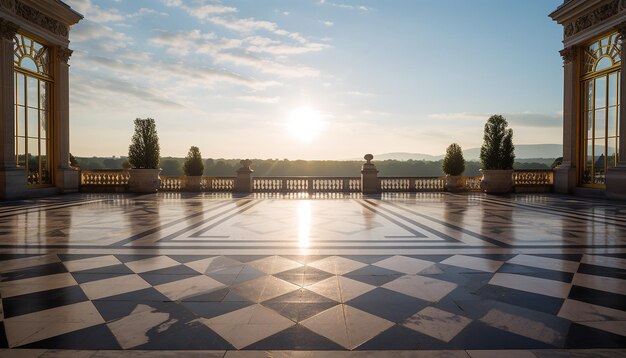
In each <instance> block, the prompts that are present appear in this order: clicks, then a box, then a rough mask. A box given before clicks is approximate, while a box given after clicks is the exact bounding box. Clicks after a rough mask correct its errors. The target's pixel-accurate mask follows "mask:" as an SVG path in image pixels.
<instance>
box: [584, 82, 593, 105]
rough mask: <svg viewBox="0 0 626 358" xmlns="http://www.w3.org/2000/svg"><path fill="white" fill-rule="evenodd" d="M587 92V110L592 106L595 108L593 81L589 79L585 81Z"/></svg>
mask: <svg viewBox="0 0 626 358" xmlns="http://www.w3.org/2000/svg"><path fill="white" fill-rule="evenodd" d="M585 93H586V97H587V100H586V102H585V103H586V104H587V108H585V109H586V110H589V109H591V108H593V81H587V82H586V83H585Z"/></svg>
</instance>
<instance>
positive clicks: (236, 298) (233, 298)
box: [222, 290, 250, 302]
mask: <svg viewBox="0 0 626 358" xmlns="http://www.w3.org/2000/svg"><path fill="white" fill-rule="evenodd" d="M222 301H223V302H249V301H250V300H248V299H247V298H245V297H243V296H240V295H239V294H237V293H235V292H233V291H232V290H229V291H228V294H226V297H224V299H223V300H222Z"/></svg>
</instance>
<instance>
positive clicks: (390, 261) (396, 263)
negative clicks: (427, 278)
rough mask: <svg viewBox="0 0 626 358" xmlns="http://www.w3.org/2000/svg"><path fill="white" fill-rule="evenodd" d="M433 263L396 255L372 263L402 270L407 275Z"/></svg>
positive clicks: (422, 269)
mask: <svg viewBox="0 0 626 358" xmlns="http://www.w3.org/2000/svg"><path fill="white" fill-rule="evenodd" d="M434 264H435V263H434V262H430V261H426V260H420V259H414V258H411V257H406V256H399V255H396V256H392V257H389V258H387V259H384V260H382V261H378V262H377V263H375V264H374V266H378V267H382V268H386V269H389V270H394V271H398V272H402V273H405V274H408V275H414V274H416V273H419V272H421V271H424V270H426V269H427V268H429V267H431V266H433V265H434Z"/></svg>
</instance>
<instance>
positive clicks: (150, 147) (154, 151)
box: [128, 118, 160, 169]
mask: <svg viewBox="0 0 626 358" xmlns="http://www.w3.org/2000/svg"><path fill="white" fill-rule="evenodd" d="M159 152H160V148H159V136H158V135H157V131H156V124H155V122H154V119H152V118H146V119H142V118H137V119H135V134H133V138H132V139H131V144H130V147H129V148H128V161H129V163H130V164H131V165H132V166H133V168H136V169H158V168H159Z"/></svg>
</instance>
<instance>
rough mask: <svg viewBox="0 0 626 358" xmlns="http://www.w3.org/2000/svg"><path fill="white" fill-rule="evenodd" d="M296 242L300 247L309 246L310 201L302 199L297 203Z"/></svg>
mask: <svg viewBox="0 0 626 358" xmlns="http://www.w3.org/2000/svg"><path fill="white" fill-rule="evenodd" d="M298 244H299V247H300V249H303V250H304V249H308V248H309V246H311V202H310V201H309V200H302V201H300V202H299V203H298Z"/></svg>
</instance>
